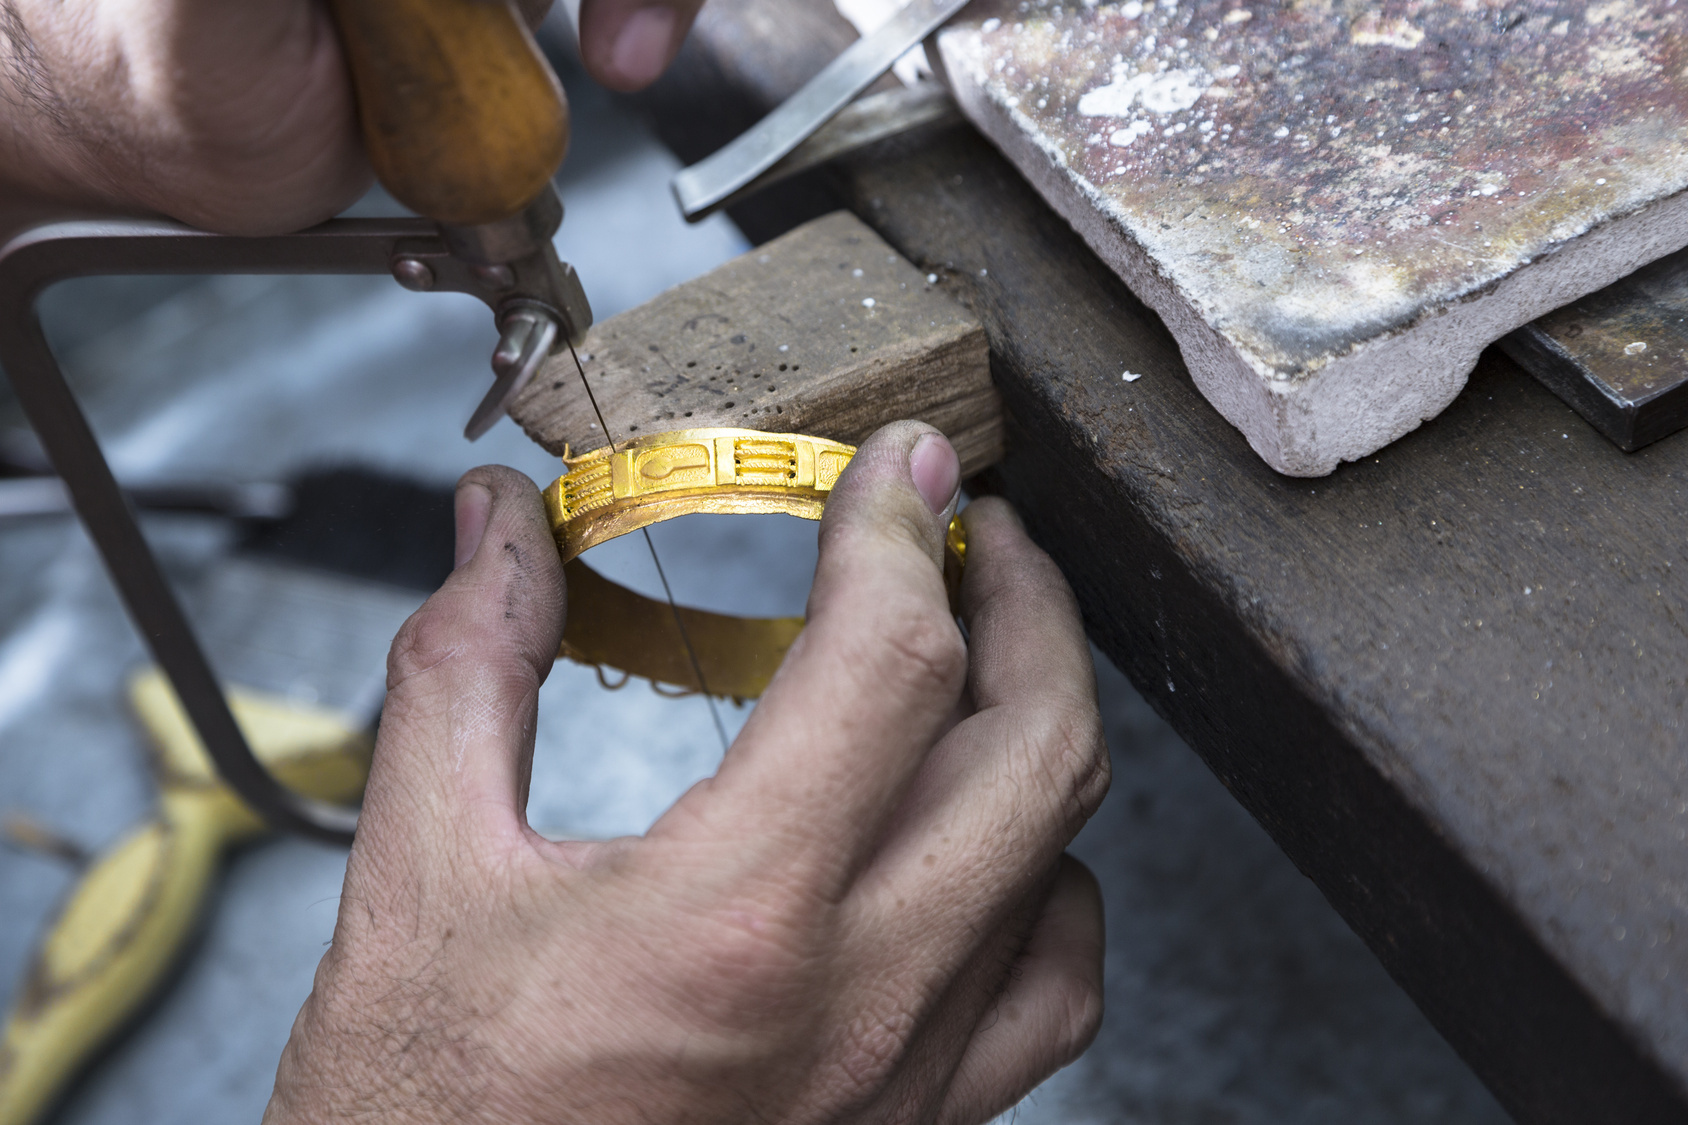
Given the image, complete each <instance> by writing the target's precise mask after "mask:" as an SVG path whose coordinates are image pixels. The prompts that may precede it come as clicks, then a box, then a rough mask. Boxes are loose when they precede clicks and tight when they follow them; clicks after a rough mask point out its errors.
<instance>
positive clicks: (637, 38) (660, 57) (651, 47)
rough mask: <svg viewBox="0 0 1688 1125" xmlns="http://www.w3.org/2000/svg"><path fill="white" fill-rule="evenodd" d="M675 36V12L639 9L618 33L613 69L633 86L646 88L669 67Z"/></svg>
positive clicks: (664, 9)
mask: <svg viewBox="0 0 1688 1125" xmlns="http://www.w3.org/2000/svg"><path fill="white" fill-rule="evenodd" d="M673 36H674V11H673V9H671V8H664V7H660V6H657V7H650V8H640V9H639V10H638V11H636V12H634V13H633V14H632V15H630V16H628V17H627V22H626V23H624V24H622V25H621V30H620V31H619V32H617V33H616V37H615V46H614V48H613V49H611V51H610V68H611V69H612V70H614V71H615V72H616V73H617V74H619V75H620V76H621V77H622V79H624V80H625V81H627V82H628V83H630V84H634V85H638V86H647V85H649V84H650V83H652V82H655V81H656V80H657V78H658V77H659V76H660V75H661V74H662V72H663V69H664V68H665V67H667V66H668V49H669V44H670V41H671V40H672V39H673Z"/></svg>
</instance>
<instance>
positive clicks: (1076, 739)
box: [1030, 701, 1113, 829]
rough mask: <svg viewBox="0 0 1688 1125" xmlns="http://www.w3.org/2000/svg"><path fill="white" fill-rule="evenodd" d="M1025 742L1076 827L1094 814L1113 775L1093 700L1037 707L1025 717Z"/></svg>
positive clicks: (1051, 791)
mask: <svg viewBox="0 0 1688 1125" xmlns="http://www.w3.org/2000/svg"><path fill="white" fill-rule="evenodd" d="M1030 725H1031V730H1030V734H1031V737H1030V742H1031V745H1032V752H1033V753H1034V755H1035V756H1036V760H1037V764H1038V765H1039V766H1040V767H1041V770H1040V772H1041V773H1042V775H1043V777H1044V778H1045V779H1046V783H1047V785H1048V788H1049V791H1050V795H1051V796H1052V797H1053V798H1054V799H1055V800H1056V801H1057V802H1058V803H1059V804H1060V806H1061V807H1062V809H1063V810H1064V812H1065V814H1066V817H1067V819H1068V823H1069V826H1070V827H1074V828H1075V829H1076V827H1077V826H1079V825H1082V824H1084V823H1085V822H1086V821H1088V820H1089V819H1090V818H1091V817H1092V816H1094V815H1095V814H1096V810H1097V809H1098V808H1100V807H1101V805H1102V799H1103V798H1104V797H1106V796H1107V794H1108V786H1109V785H1110V784H1111V782H1112V780H1113V770H1112V764H1111V763H1110V761H1109V759H1108V745H1107V742H1106V740H1105V739H1104V738H1103V736H1102V717H1101V715H1100V714H1099V713H1098V712H1097V710H1096V707H1095V706H1094V705H1093V704H1090V703H1087V702H1082V703H1081V702H1077V701H1074V702H1070V703H1066V704H1062V705H1053V706H1048V707H1040V708H1038V709H1037V711H1036V712H1034V714H1033V716H1032V717H1031V718H1030Z"/></svg>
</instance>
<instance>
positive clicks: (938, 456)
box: [908, 434, 961, 515]
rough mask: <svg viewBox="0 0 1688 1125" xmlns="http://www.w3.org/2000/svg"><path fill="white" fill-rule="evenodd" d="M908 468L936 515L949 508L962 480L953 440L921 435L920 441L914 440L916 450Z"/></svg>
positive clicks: (939, 436) (909, 458) (922, 495)
mask: <svg viewBox="0 0 1688 1125" xmlns="http://www.w3.org/2000/svg"><path fill="white" fill-rule="evenodd" d="M908 467H909V472H910V473H911V474H913V476H914V487H915V488H916V489H918V490H919V492H920V498H921V499H922V500H924V501H926V506H927V507H928V508H931V509H932V514H933V515H938V514H939V513H941V512H942V511H943V510H944V509H945V508H947V507H949V505H950V501H951V500H953V499H955V490H956V487H957V486H958V485H960V483H961V462H960V460H958V459H957V458H956V455H955V447H954V446H952V445H950V443H949V439H947V438H945V437H944V435H943V434H922V435H920V440H918V441H916V442H915V443H914V452H912V453H910V454H909V455H908Z"/></svg>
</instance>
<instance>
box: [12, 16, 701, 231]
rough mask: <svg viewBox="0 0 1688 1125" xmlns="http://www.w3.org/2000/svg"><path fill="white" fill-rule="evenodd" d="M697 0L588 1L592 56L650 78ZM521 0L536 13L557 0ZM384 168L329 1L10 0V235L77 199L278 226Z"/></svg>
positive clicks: (224, 224) (252, 226)
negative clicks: (377, 162) (363, 121)
mask: <svg viewBox="0 0 1688 1125" xmlns="http://www.w3.org/2000/svg"><path fill="white" fill-rule="evenodd" d="M458 2H476V0H458ZM699 3H701V0H696V2H694V0H679V2H677V3H674V4H671V5H662V4H658V5H655V6H646V7H637V6H636V5H635V4H633V3H630V2H629V0H584V4H583V7H582V8H581V9H580V18H581V22H582V24H583V25H584V26H583V35H582V40H583V46H582V53H583V55H584V57H585V61H586V65H587V69H588V70H589V71H590V72H591V73H592V74H593V76H594V77H596V78H597V79H598V80H599V81H601V82H603V83H605V84H606V85H609V86H611V87H613V88H615V89H618V90H633V89H638V88H641V87H643V86H646V85H649V84H650V83H651V82H653V81H655V79H656V77H657V76H658V75H659V74H660V73H661V72H662V71H663V69H665V68H666V67H667V65H668V63H669V61H670V60H671V59H672V58H673V56H674V53H675V52H676V51H678V50H679V47H680V41H681V40H682V39H683V38H685V34H686V30H687V29H688V28H689V27H690V26H691V20H692V16H693V15H694V14H695V13H696V10H697V7H698V5H699ZM518 7H519V8H520V9H521V10H522V13H523V15H524V16H526V17H527V18H528V19H529V21H530V23H534V24H537V23H538V21H539V19H540V18H541V17H542V16H544V14H545V12H546V10H547V9H548V8H549V7H550V0H518ZM371 178H372V177H371V173H370V170H369V164H368V161H367V159H366V158H365V156H364V152H363V143H362V139H361V137H360V136H359V132H358V126H357V120H356V112H355V106H354V102H353V98H352V87H351V81H350V77H349V75H348V74H347V72H346V63H345V58H344V56H343V55H342V53H341V49H340V43H339V40H338V38H337V36H336V33H335V28H334V20H333V17H332V15H331V14H330V11H329V5H328V4H326V3H323V2H321V0H243V2H241V3H228V2H227V0H80V2H76V3H66V2H64V0H3V2H0V239H3V238H4V237H5V232H6V230H7V229H8V228H9V227H11V226H16V225H18V224H20V223H22V222H24V221H33V220H34V219H36V218H40V217H45V216H46V215H49V214H52V213H54V212H63V211H64V210H65V209H67V208H74V209H91V210H98V211H115V212H120V213H128V214H138V213H157V214H163V215H168V216H170V217H172V218H176V219H180V220H182V221H184V222H187V223H190V224H192V225H194V226H197V227H202V228H204V229H207V230H215V231H222V232H226V233H231V234H275V233H280V232H283V231H289V230H297V229H299V228H302V227H306V226H310V225H311V224H313V223H316V222H320V221H321V220H323V219H326V218H329V217H330V216H332V215H334V214H335V213H337V212H338V211H340V210H342V209H344V208H345V207H346V206H347V205H348V204H350V203H351V202H352V201H354V200H356V199H357V198H358V196H359V195H361V194H362V193H363V192H364V191H365V190H366V189H367V188H368V186H369V184H370V182H371Z"/></svg>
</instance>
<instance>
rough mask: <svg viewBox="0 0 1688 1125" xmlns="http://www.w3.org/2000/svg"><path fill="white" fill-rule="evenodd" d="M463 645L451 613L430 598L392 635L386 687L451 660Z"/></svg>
mask: <svg viewBox="0 0 1688 1125" xmlns="http://www.w3.org/2000/svg"><path fill="white" fill-rule="evenodd" d="M460 645H461V638H460V637H459V636H458V631H457V630H456V629H455V628H454V627H453V626H452V623H451V622H450V621H449V620H448V615H447V614H445V613H444V612H442V610H441V607H440V606H439V605H438V604H437V599H429V601H427V602H426V603H424V604H423V606H422V608H421V609H419V610H417V611H416V612H415V613H413V614H411V615H410V617H409V618H407V619H406V620H405V623H404V624H403V625H401V626H400V627H399V631H398V634H397V635H396V636H395V637H394V638H393V646H392V648H390V649H389V650H388V651H387V690H388V691H392V690H393V689H394V688H397V687H398V686H399V685H400V684H402V683H404V682H405V681H406V680H408V679H410V678H411V677H412V676H415V675H417V674H419V673H422V672H426V671H428V670H430V669H432V668H437V667H439V666H440V665H441V664H444V663H446V662H447V661H449V660H451V659H452V658H453V657H454V656H456V655H457V653H458V651H459V648H460Z"/></svg>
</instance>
